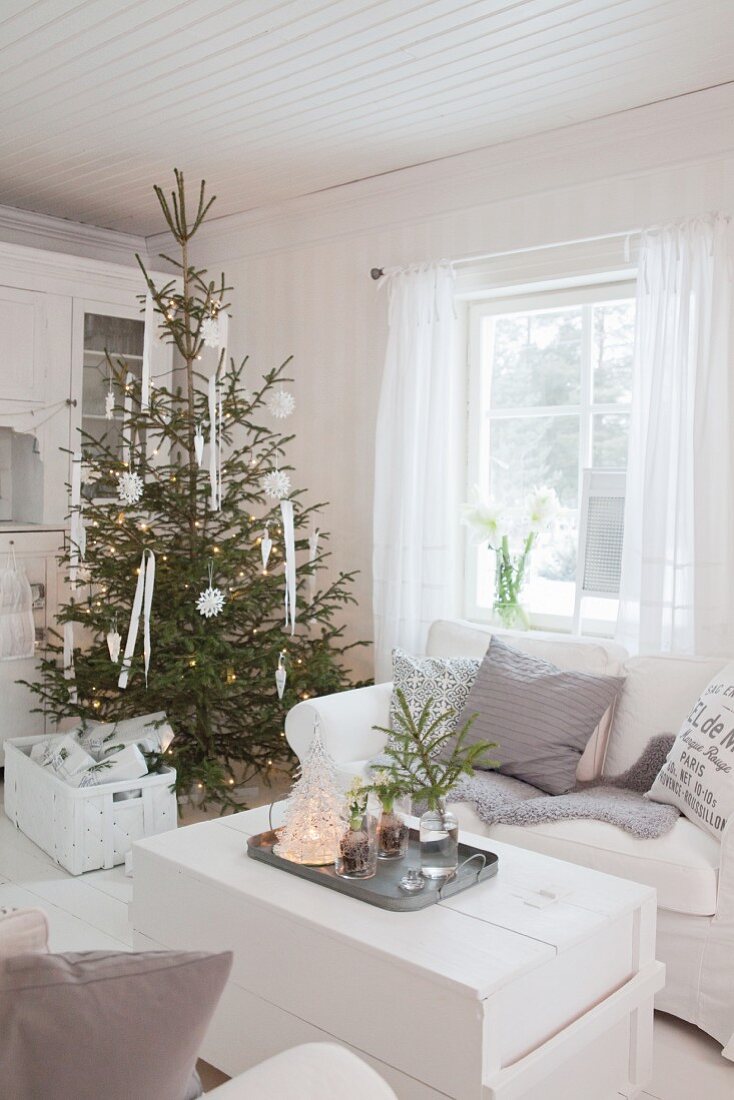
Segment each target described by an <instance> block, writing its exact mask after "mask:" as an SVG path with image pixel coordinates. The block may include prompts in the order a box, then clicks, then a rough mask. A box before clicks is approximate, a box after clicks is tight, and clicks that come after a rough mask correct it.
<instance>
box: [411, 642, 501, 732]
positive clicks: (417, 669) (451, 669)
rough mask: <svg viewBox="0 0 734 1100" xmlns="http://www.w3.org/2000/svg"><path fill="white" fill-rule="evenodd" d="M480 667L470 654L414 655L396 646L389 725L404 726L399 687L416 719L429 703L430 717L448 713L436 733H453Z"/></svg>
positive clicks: (412, 715) (416, 719)
mask: <svg viewBox="0 0 734 1100" xmlns="http://www.w3.org/2000/svg"><path fill="white" fill-rule="evenodd" d="M478 668H479V661H478V660H475V659H474V658H471V657H412V656H411V655H410V654H409V653H406V652H405V650H403V649H394V650H393V654H392V672H393V693H392V698H391V700H390V728H391V729H393V730H400V729H401V728H402V727H401V725H400V718H401V716H402V713H403V712H402V708H401V706H400V702H399V700H398V697H397V692H398V691H400V692H402V693H403V696H404V698H405V702H406V704H407V707H408V710H409V711H410V714H411V717H412V718H413V719H414V720H415V721H416V722H417V721H418V719H419V718H420V716H421V714H422V712H423V710H424V708H425V707H427V706H429V715H430V721H432V722H433V721H434V720H435V719H437V718H441V717H442V716H444V715H445V718H444V720H443V721H442V722H441V723H440V724H439V726H438V727H437V728H436V733H439V732H441V733H443V732H446V733H452V732H453V731H454V730H455V729H456V725H457V721H458V718H459V715H460V714H461V712H462V710H463V709H464V704H465V702H466V697H467V695H468V694H469V689H470V688H471V686H472V684H473V683H474V681H475V679H476V676H477V670H478Z"/></svg>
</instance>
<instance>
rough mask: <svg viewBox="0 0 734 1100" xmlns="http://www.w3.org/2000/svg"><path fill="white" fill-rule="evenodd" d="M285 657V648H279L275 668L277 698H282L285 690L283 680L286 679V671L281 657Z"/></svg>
mask: <svg viewBox="0 0 734 1100" xmlns="http://www.w3.org/2000/svg"><path fill="white" fill-rule="evenodd" d="M284 657H285V650H281V651H280V654H279V656H278V667H277V668H276V670H275V686H276V688H277V689H278V698H279V699H282V698H283V692H284V691H285V682H286V680H287V679H288V673H287V672H286V670H285V665H284V664H283V658H284Z"/></svg>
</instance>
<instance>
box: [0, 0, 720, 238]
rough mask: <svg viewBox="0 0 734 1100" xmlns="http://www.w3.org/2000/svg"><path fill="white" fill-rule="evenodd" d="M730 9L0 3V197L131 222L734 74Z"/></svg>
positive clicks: (481, 142)
mask: <svg viewBox="0 0 734 1100" xmlns="http://www.w3.org/2000/svg"><path fill="white" fill-rule="evenodd" d="M733 59H734V0H0V102H2V105H3V109H2V124H1V126H0V203H5V204H8V205H11V206H17V207H21V208H23V209H26V210H34V211H40V212H42V213H46V214H55V215H58V216H62V217H66V218H72V219H74V220H76V221H82V222H90V223H93V224H96V225H102V226H109V227H112V228H116V229H121V230H127V231H130V232H137V233H151V232H155V231H156V230H159V229H160V228H162V227H161V224H160V217H159V214H158V212H157V208H156V203H155V200H154V199H153V196H152V192H151V186H152V184H153V183H155V182H160V183H163V184H167V183H168V180H169V176H170V171H171V169H172V167H173V166H174V165H177V166H178V167H180V168H183V169H185V170H186V172H187V175H188V177H189V178H190V179H191V180H192V182H193V181H194V180H196V179H198V178H199V177H200V176H205V177H206V178H207V179H208V180H209V181H210V184H211V185H212V187H213V189H214V190H215V191H216V193H217V194H218V196H219V201H218V203H217V206H216V213H217V215H219V216H222V215H225V214H230V213H234V212H237V211H242V210H247V209H251V208H252V207H256V206H261V205H263V204H266V203H271V202H274V201H278V200H281V199H285V198H289V197H291V196H294V195H302V194H306V193H308V192H311V191H316V190H321V189H323V188H328V187H333V186H335V185H338V184H341V183H346V182H348V181H350V180H354V179H359V178H362V177H365V176H373V175H377V174H380V173H385V172H390V171H394V170H395V169H398V168H402V167H405V166H407V165H410V164H416V163H420V162H424V161H430V160H433V159H436V158H439V157H447V156H451V155H452V154H456V153H460V152H464V151H466V150H469V149H475V148H479V147H482V146H488V145H493V144H495V143H497V142H501V141H507V140H511V139H514V138H519V137H523V136H526V135H529V134H533V133H538V132H541V131H545V130H551V129H554V128H556V127H561V126H566V125H568V124H569V123H573V122H577V121H581V120H585V119H590V118H594V117H598V116H601V115H606V114H610V113H612V112H618V111H623V110H627V109H630V108H633V107H636V106H640V105H642V104H644V103H650V102H652V101H655V100H660V99H665V98H668V97H671V96H676V95H681V94H684V93H686V92H691V91H694V90H696V89H699V88H704V87H710V86H712V85H715V84H720V83H722V82H725V81H729V80H731V79H734V60H733Z"/></svg>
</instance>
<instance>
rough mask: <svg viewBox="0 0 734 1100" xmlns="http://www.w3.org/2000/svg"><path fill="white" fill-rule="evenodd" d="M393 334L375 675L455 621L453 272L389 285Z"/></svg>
mask: <svg viewBox="0 0 734 1100" xmlns="http://www.w3.org/2000/svg"><path fill="white" fill-rule="evenodd" d="M387 290H388V294H389V332H388V342H387V352H386V356H385V368H384V373H383V378H382V389H381V391H380V405H379V411H378V416H377V437H376V452H375V500H374V545H373V577H374V599H373V608H374V618H375V675H376V678H377V679H378V680H389V679H390V677H391V652H392V649H393V647H394V646H396V645H399V646H402V647H404V648H405V649H408V650H410V651H412V652H415V653H420V652H422V651H423V648H424V645H425V640H426V633H427V629H428V626H429V625H430V623H431V621H432V620H433V619H435V618H439V617H441V616H442V615H447V614H450V613H451V612H452V611H453V604H452V592H453V587H454V584H455V579H454V561H453V545H454V539H455V532H456V530H457V529H458V502H457V497H456V486H455V481H456V478H455V471H456V465H455V462H456V457H455V456H456V431H455V418H456V415H457V371H456V367H455V362H454V358H455V334H456V319H455V310H454V274H453V270H452V268H451V265H450V264H448V263H434V264H426V265H423V266H420V267H414V268H407V269H405V270H402V271H397V272H395V273H394V274H391V275H389V276H388V286H387Z"/></svg>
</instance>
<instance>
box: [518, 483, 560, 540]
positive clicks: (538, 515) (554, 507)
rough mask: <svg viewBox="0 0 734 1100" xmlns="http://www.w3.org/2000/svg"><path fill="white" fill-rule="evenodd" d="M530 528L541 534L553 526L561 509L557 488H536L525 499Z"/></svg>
mask: <svg viewBox="0 0 734 1100" xmlns="http://www.w3.org/2000/svg"><path fill="white" fill-rule="evenodd" d="M525 505H526V507H527V510H528V519H529V521H530V522H529V526H530V530H531V531H532V532H533V533H535V534H539V533H540V532H541V531H545V530H547V529H548V527H550V526H551V524H552V523H553V521H554V520H555V518H556V516H557V515H558V513H559V512H560V510H561V505H560V503H559V501H558V497H557V496H556V491H555V489H549V488H547V487H544V488H541V489H534V490H533V492H532V493H529V494H528V496H527V497H526V499H525Z"/></svg>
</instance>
